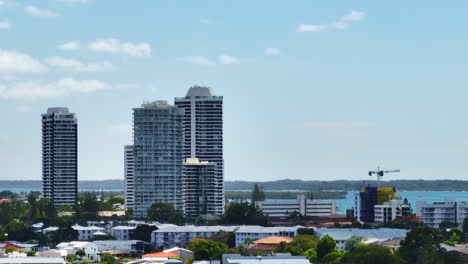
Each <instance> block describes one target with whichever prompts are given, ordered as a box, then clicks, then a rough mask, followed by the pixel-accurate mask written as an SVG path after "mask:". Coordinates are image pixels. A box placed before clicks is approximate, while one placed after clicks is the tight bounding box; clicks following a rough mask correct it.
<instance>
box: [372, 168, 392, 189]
mask: <svg viewBox="0 0 468 264" xmlns="http://www.w3.org/2000/svg"><path fill="white" fill-rule="evenodd" d="M394 172H400V170H382V169H380V168H379V167H377V170H375V171H369V176H372V175H374V174H376V175H377V187H380V181H381V180H382V177H383V176H384V174H387V173H394Z"/></svg>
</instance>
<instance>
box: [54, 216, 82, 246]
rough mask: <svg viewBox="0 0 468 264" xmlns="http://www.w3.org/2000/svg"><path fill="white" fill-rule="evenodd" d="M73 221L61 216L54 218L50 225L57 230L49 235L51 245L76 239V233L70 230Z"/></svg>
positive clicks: (70, 218) (69, 217) (71, 218)
mask: <svg viewBox="0 0 468 264" xmlns="http://www.w3.org/2000/svg"><path fill="white" fill-rule="evenodd" d="M74 222H75V219H74V218H73V217H71V216H61V217H57V218H55V219H54V220H53V221H52V223H53V225H55V226H57V227H58V228H59V229H58V230H57V231H55V232H53V234H52V235H51V242H52V244H54V245H56V244H58V243H60V242H65V241H73V240H77V239H78V231H76V230H75V229H73V228H72V226H73V225H74Z"/></svg>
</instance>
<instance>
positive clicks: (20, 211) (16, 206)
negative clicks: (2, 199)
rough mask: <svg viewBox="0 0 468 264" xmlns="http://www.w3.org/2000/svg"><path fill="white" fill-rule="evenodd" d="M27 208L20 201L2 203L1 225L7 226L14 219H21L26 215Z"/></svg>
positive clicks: (0, 204)
mask: <svg viewBox="0 0 468 264" xmlns="http://www.w3.org/2000/svg"><path fill="white" fill-rule="evenodd" d="M25 211H26V210H25V207H24V206H23V205H21V204H20V203H19V202H18V201H12V202H11V203H0V225H1V226H3V225H6V224H8V223H10V222H11V221H13V220H14V219H20V218H21V217H22V216H23V215H24V214H25Z"/></svg>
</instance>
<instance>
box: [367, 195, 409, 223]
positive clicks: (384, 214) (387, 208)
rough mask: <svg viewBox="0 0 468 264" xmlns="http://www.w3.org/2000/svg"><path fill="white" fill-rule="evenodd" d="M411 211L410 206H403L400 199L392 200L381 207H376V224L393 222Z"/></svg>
mask: <svg viewBox="0 0 468 264" xmlns="http://www.w3.org/2000/svg"><path fill="white" fill-rule="evenodd" d="M409 210H410V206H409V205H406V204H403V203H402V202H401V200H399V199H394V200H390V201H388V202H384V203H383V204H381V205H375V206H374V222H375V223H376V224H383V223H385V222H390V221H393V220H395V219H396V218H398V217H401V216H402V215H404V212H405V211H409Z"/></svg>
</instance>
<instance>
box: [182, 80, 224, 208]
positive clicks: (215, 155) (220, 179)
mask: <svg viewBox="0 0 468 264" xmlns="http://www.w3.org/2000/svg"><path fill="white" fill-rule="evenodd" d="M175 105H176V106H177V107H178V108H181V109H184V118H183V126H184V159H189V158H198V160H199V161H201V162H203V161H208V162H209V163H210V164H213V165H214V181H213V185H214V189H215V192H213V193H212V197H210V200H211V199H212V201H213V203H214V204H215V207H214V209H213V212H212V213H213V214H217V215H221V214H222V213H223V209H224V160H223V97H222V96H216V95H215V94H214V92H213V90H212V89H211V88H208V87H200V86H194V87H191V88H190V89H189V91H188V92H187V95H186V96H185V97H179V98H175ZM186 188H190V187H189V186H187V187H186Z"/></svg>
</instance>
